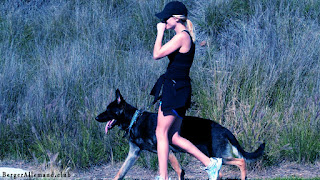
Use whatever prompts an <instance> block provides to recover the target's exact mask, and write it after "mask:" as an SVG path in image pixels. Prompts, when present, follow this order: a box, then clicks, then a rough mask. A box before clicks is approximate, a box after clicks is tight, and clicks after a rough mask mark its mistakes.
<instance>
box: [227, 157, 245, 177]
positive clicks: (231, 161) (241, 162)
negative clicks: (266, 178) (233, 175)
mask: <svg viewBox="0 0 320 180" xmlns="http://www.w3.org/2000/svg"><path fill="white" fill-rule="evenodd" d="M223 163H225V164H228V165H234V166H237V167H238V168H239V169H240V171H241V180H245V179H247V168H246V161H245V160H244V159H240V158H228V159H224V161H223Z"/></svg>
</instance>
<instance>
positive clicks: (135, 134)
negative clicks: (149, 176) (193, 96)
mask: <svg viewBox="0 0 320 180" xmlns="http://www.w3.org/2000/svg"><path fill="white" fill-rule="evenodd" d="M136 110H137V108H135V107H133V106H131V105H130V104H128V103H127V102H126V101H125V100H124V99H123V97H122V95H121V94H120V91H119V90H118V89H117V90H116V99H115V100H114V101H113V102H111V103H110V104H109V105H108V107H107V109H106V111H105V112H103V113H101V114H100V115H98V116H97V117H96V120H97V121H99V122H107V126H106V130H108V129H111V128H113V127H114V126H116V125H118V126H119V127H120V129H122V130H125V131H128V127H129V124H130V122H131V119H132V116H133V115H134V113H135V111H136ZM156 126H157V114H156V113H151V112H143V114H142V115H141V116H139V118H138V119H137V121H136V123H135V124H134V125H133V126H132V129H131V131H130V132H129V153H128V156H127V158H126V160H125V162H124V164H123V165H122V167H121V169H120V170H119V172H118V174H117V175H116V176H115V178H114V179H123V178H124V176H125V175H126V173H127V172H128V170H129V169H130V168H131V167H132V166H133V164H134V163H135V161H136V159H137V158H138V157H139V153H140V151H141V150H147V151H151V152H154V153H155V152H156V151H157V139H156V135H155V129H156ZM180 135H181V136H182V137H184V138H186V139H188V140H189V141H191V142H192V143H193V144H194V145H195V146H197V147H198V148H199V149H200V150H201V151H202V152H203V153H204V154H206V155H207V156H209V157H221V158H223V164H228V165H235V166H237V167H239V168H240V171H241V179H242V180H243V179H246V161H254V160H256V159H257V158H259V157H260V156H262V154H263V151H264V148H265V144H264V143H263V144H261V145H260V146H259V148H258V149H257V150H256V151H255V152H253V153H248V152H245V151H244V150H243V148H242V147H241V146H240V144H239V142H238V141H237V139H236V138H235V136H234V135H233V134H232V133H231V132H230V131H229V130H228V129H227V128H225V127H223V126H221V125H220V124H218V123H216V122H214V121H212V120H208V119H202V118H198V117H191V116H186V117H185V118H184V119H183V123H182V125H181V131H180ZM170 149H171V150H172V151H173V152H183V151H182V150H181V149H179V148H177V147H174V146H170ZM234 156H236V158H235V157H234ZM169 161H170V163H171V165H172V167H173V169H174V170H175V171H176V172H177V174H178V178H179V179H184V171H183V170H182V168H181V167H180V164H179V162H178V160H177V158H176V157H175V155H174V154H173V153H170V155H169Z"/></svg>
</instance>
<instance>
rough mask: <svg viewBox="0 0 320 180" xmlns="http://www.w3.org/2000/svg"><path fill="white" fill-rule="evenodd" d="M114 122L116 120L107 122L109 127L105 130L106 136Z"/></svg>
mask: <svg viewBox="0 0 320 180" xmlns="http://www.w3.org/2000/svg"><path fill="white" fill-rule="evenodd" d="M113 121H114V120H111V121H108V122H107V125H106V128H105V131H106V134H108V130H109V128H111V125H112V123H113Z"/></svg>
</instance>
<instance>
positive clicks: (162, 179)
mask: <svg viewBox="0 0 320 180" xmlns="http://www.w3.org/2000/svg"><path fill="white" fill-rule="evenodd" d="M155 180H165V179H164V178H163V177H161V176H157V177H156V178H155ZM168 180H171V178H168Z"/></svg>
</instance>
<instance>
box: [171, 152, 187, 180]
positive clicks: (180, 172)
mask: <svg viewBox="0 0 320 180" xmlns="http://www.w3.org/2000/svg"><path fill="white" fill-rule="evenodd" d="M169 161H170V164H171V166H172V168H173V169H174V171H175V172H176V173H177V174H178V179H179V180H184V174H185V173H184V170H183V169H182V168H181V166H180V163H179V161H178V159H177V157H176V156H175V155H174V154H173V152H172V151H170V153H169Z"/></svg>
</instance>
